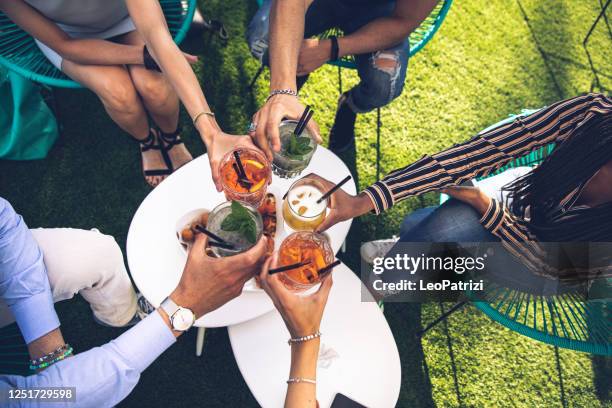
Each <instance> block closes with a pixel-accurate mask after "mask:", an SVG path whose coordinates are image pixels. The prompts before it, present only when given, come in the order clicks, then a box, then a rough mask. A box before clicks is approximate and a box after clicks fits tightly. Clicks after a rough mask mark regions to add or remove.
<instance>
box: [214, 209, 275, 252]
mask: <svg viewBox="0 0 612 408" xmlns="http://www.w3.org/2000/svg"><path fill="white" fill-rule="evenodd" d="M236 206H241V207H242V208H244V210H246V213H247V214H248V217H250V218H249V219H250V220H251V221H252V222H253V224H254V230H253V233H252V234H251V236H249V234H247V233H245V232H244V230H241V229H235V228H227V226H225V228H224V221H225V220H226V218H227V217H229V216H230V215H231V214H232V213H233V212H235V207H236ZM206 229H207V230H208V231H210V232H212V233H213V234H215V235H217V236H218V237H219V238H221V239H222V240H223V241H224V242H225V243H227V244H229V245H231V246H232V248H228V247H226V246H225V245H221V246H215V245H214V244H212V245H210V243H211V242H216V241H215V240H214V239H212V238H209V247H210V248H211V250H212V252H213V253H214V254H215V255H216V256H218V257H225V256H232V255H237V254H240V253H242V252H246V251H248V250H249V249H251V248H252V247H253V246H254V245H255V244H256V243H257V241H259V239H260V238H261V236H262V234H263V220H262V218H261V215H260V214H259V212H258V211H257V209H256V208H255V207H253V206H250V205H248V204H245V203H241V202H239V201H234V202H232V201H228V202H225V203H222V204H219V205H218V206H217V207H215V208H214V209H213V210H212V211H211V213H210V214H209V216H208V223H207V225H206Z"/></svg>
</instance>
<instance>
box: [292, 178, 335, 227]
mask: <svg viewBox="0 0 612 408" xmlns="http://www.w3.org/2000/svg"><path fill="white" fill-rule="evenodd" d="M324 193H325V188H324V187H323V185H322V184H321V183H319V182H318V181H317V180H313V179H309V178H303V179H300V180H298V181H296V182H295V183H293V184H292V185H291V187H289V190H288V191H287V196H286V197H285V200H284V201H283V218H284V220H285V223H286V225H287V226H288V227H289V228H291V229H292V230H294V231H314V230H315V229H316V228H317V227H318V226H319V225H321V223H322V222H323V220H324V219H325V214H326V213H327V202H328V199H327V198H324V199H323V200H321V201H320V202H318V200H319V199H320V198H321V197H322V196H323V194H324Z"/></svg>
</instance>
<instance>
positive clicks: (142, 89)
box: [137, 72, 178, 109]
mask: <svg viewBox="0 0 612 408" xmlns="http://www.w3.org/2000/svg"><path fill="white" fill-rule="evenodd" d="M137 86H138V93H139V94H140V96H141V97H142V99H143V100H144V101H145V103H146V105H147V107H149V108H153V109H163V108H164V107H167V106H168V105H169V104H171V103H173V102H174V103H176V104H178V97H177V96H176V94H175V93H174V90H173V89H172V87H171V86H170V84H169V83H168V81H167V80H166V78H165V77H164V76H163V75H159V74H153V73H150V72H147V73H146V76H145V77H144V78H140V79H139V81H138V82H137Z"/></svg>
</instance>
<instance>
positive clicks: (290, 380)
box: [287, 377, 317, 385]
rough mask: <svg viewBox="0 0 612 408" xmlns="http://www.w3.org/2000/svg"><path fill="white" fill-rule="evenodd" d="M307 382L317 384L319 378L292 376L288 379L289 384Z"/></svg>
mask: <svg viewBox="0 0 612 408" xmlns="http://www.w3.org/2000/svg"><path fill="white" fill-rule="evenodd" d="M299 383H307V384H314V385H317V380H311V379H310V378H301V377H292V378H289V379H288V380H287V384H299Z"/></svg>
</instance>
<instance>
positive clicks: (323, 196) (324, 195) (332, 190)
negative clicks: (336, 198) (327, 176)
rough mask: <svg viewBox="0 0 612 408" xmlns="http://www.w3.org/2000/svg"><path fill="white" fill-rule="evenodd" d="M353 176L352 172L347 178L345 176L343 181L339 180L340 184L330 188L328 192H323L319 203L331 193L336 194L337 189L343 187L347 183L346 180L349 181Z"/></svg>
mask: <svg viewBox="0 0 612 408" xmlns="http://www.w3.org/2000/svg"><path fill="white" fill-rule="evenodd" d="M351 178H352V177H351V175H350V174H349V175H348V176H346V177H345V178H343V179H342V181H341V182H339V183H338V184H336V185H335V186H333V187H332V188H331V189H329V191H328V192H327V193H325V194H323V195H322V196H321V198H319V199H318V200H317V204H319V203H320V202H321V201H323V200H325V199H326V198H327V197H329V196H330V195H332V194H334V193H335V192H336V190H338V189H339V188H340V187H342V186H343V185H344V184H346V182H347V181H349V180H350V179H351Z"/></svg>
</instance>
